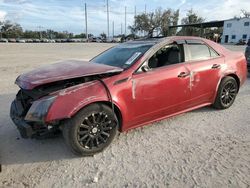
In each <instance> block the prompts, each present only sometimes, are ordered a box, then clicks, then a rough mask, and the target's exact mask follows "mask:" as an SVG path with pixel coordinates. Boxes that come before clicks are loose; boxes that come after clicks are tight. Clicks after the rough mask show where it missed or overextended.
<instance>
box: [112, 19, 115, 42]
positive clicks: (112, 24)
mask: <svg viewBox="0 0 250 188" xmlns="http://www.w3.org/2000/svg"><path fill="white" fill-rule="evenodd" d="M112 26H113V39H114V36H115V22H114V21H113V24H112Z"/></svg>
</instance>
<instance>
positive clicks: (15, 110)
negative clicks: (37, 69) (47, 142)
mask: <svg viewBox="0 0 250 188" xmlns="http://www.w3.org/2000/svg"><path fill="white" fill-rule="evenodd" d="M115 74H117V73H108V74H100V75H93V76H87V77H81V78H73V79H67V80H62V81H56V82H52V83H48V84H44V85H41V86H39V87H36V88H34V89H31V90H25V89H22V88H21V89H20V90H19V92H18V93H17V95H16V98H15V100H14V101H13V102H12V104H11V109H10V117H11V119H12V121H13V122H14V124H15V125H16V126H17V128H18V130H19V132H20V134H21V136H22V137H23V138H47V137H53V136H55V134H57V133H58V132H59V130H60V129H59V128H60V121H62V120H58V121H53V122H46V121H45V120H46V116H47V113H48V111H49V109H50V107H51V105H52V104H53V102H54V101H55V100H56V99H57V94H58V93H60V92H58V91H63V90H65V89H70V88H71V87H72V88H73V86H76V85H80V84H83V83H87V82H91V81H94V80H100V79H103V78H106V77H110V76H112V75H115Z"/></svg>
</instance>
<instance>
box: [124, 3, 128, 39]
mask: <svg viewBox="0 0 250 188" xmlns="http://www.w3.org/2000/svg"><path fill="white" fill-rule="evenodd" d="M124 30H125V36H126V34H127V7H126V6H125V29H124Z"/></svg>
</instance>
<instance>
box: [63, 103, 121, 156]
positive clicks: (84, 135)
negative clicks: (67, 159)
mask: <svg viewBox="0 0 250 188" xmlns="http://www.w3.org/2000/svg"><path fill="white" fill-rule="evenodd" d="M117 130H118V121H117V117H116V115H115V114H113V112H112V110H111V109H110V108H109V107H108V106H107V105H105V104H92V105H89V106H87V107H86V108H83V109H82V110H81V111H79V112H78V113H77V114H76V115H75V116H74V117H72V118H71V119H69V120H67V121H65V123H64V125H63V137H64V139H65V141H66V144H67V145H68V146H69V147H70V148H71V150H72V151H73V153H75V154H77V155H80V156H91V155H94V154H96V153H98V152H101V151H102V150H104V149H105V148H106V147H107V146H108V145H109V144H110V143H111V142H112V140H113V139H114V137H115V135H116V133H117Z"/></svg>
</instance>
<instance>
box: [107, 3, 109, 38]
mask: <svg viewBox="0 0 250 188" xmlns="http://www.w3.org/2000/svg"><path fill="white" fill-rule="evenodd" d="M107 25H108V26H107V27H108V33H107V37H108V38H109V0H107Z"/></svg>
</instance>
